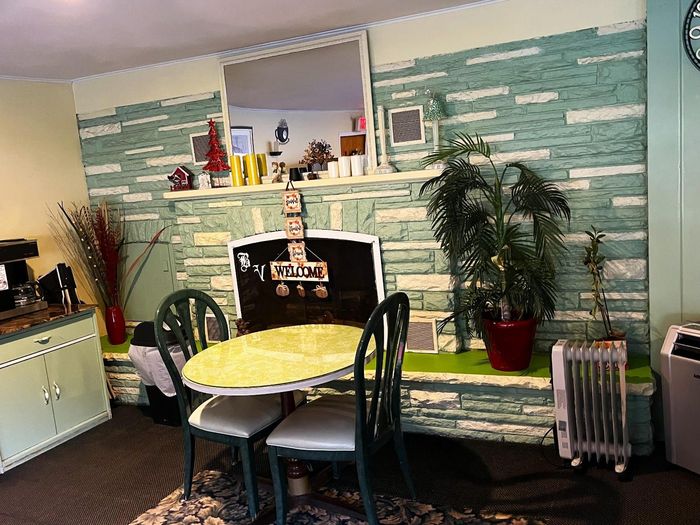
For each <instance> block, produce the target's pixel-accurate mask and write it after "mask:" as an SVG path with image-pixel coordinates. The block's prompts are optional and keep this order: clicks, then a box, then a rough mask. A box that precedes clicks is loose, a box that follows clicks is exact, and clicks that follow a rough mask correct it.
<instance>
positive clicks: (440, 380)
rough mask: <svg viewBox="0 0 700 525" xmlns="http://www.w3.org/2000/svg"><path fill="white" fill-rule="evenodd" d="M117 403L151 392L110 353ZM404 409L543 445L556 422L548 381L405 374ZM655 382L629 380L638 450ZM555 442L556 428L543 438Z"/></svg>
mask: <svg viewBox="0 0 700 525" xmlns="http://www.w3.org/2000/svg"><path fill="white" fill-rule="evenodd" d="M105 369H106V371H107V378H108V380H109V382H110V384H111V386H112V391H113V392H114V393H115V395H116V402H117V403H120V404H127V405H148V399H147V397H146V391H145V389H144V387H143V385H142V384H141V381H140V379H139V377H138V375H137V374H136V371H135V370H134V368H133V365H132V363H131V361H130V360H129V357H128V356H127V355H126V354H105ZM403 376H404V377H403V381H402V383H401V386H402V390H401V395H402V401H401V413H402V418H403V426H404V429H405V430H406V431H407V432H420V433H426V434H438V435H442V436H448V437H458V438H463V437H468V438H473V439H486V440H491V441H508V442H518V443H533V444H537V443H540V442H541V441H542V439H543V437H544V436H545V433H547V431H548V430H549V429H550V428H551V427H552V425H553V424H554V399H553V395H552V388H551V385H550V384H549V380H548V379H542V378H528V377H504V376H478V375H466V374H459V375H457V374H429V373H417V372H404V374H403ZM352 391H353V383H352V381H351V380H350V379H349V378H344V379H340V380H338V381H334V382H332V383H329V384H327V385H324V386H323V387H319V388H312V389H309V390H308V393H309V399H314V398H315V397H317V396H320V395H335V394H343V393H347V392H352ZM653 392H654V386H653V385H652V384H641V385H638V384H628V396H627V411H628V412H627V413H628V421H629V425H630V427H629V428H630V442H631V443H632V450H633V453H634V454H637V455H646V454H650V453H651V452H652V450H653V448H654V442H653V434H652V425H651V400H652V397H651V395H652V393H653ZM544 442H545V443H552V442H553V438H552V435H551V432H550V433H549V434H548V435H547V437H546V438H545V439H544Z"/></svg>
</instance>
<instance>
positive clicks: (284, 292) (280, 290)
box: [275, 281, 289, 297]
mask: <svg viewBox="0 0 700 525" xmlns="http://www.w3.org/2000/svg"><path fill="white" fill-rule="evenodd" d="M275 293H276V294H277V295H279V296H280V297H287V296H288V295H289V286H287V285H286V284H284V281H283V282H281V283H279V284H278V285H277V288H275Z"/></svg>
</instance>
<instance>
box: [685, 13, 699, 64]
mask: <svg viewBox="0 0 700 525" xmlns="http://www.w3.org/2000/svg"><path fill="white" fill-rule="evenodd" d="M683 47H685V52H686V54H687V55H688V58H689V59H690V61H691V62H692V63H693V65H694V66H695V67H696V68H698V69H700V2H698V1H697V0H693V1H692V2H691V4H690V8H689V9H688V14H687V15H685V22H684V23H683Z"/></svg>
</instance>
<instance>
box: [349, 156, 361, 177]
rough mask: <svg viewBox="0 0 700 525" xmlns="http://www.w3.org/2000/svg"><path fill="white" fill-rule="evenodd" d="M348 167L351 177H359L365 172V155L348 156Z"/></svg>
mask: <svg viewBox="0 0 700 525" xmlns="http://www.w3.org/2000/svg"><path fill="white" fill-rule="evenodd" d="M350 167H351V171H352V176H353V177H360V176H362V175H364V174H365V156H364V155H353V156H352V157H350Z"/></svg>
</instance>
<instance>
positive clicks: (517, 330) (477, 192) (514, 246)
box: [421, 133, 570, 371]
mask: <svg viewBox="0 0 700 525" xmlns="http://www.w3.org/2000/svg"><path fill="white" fill-rule="evenodd" d="M438 161H443V162H445V163H446V167H445V168H444V169H443V170H442V172H441V173H440V175H438V176H437V177H434V178H432V179H430V180H429V181H427V182H425V184H423V186H422V187H421V194H430V200H429V202H428V217H429V218H430V219H431V220H432V225H433V230H434V235H435V237H436V239H437V240H438V241H439V242H440V245H441V247H442V249H443V251H444V252H445V254H446V255H447V257H448V259H449V261H450V263H451V265H452V267H453V268H454V273H455V277H456V278H458V279H459V280H460V285H461V286H460V287H459V289H458V293H457V297H456V300H455V309H454V313H453V315H452V316H450V317H449V318H448V319H446V320H444V321H443V326H444V324H445V323H446V322H448V321H451V320H453V319H454V318H455V317H458V316H464V319H465V320H466V321H467V322H466V323H465V324H464V326H465V329H466V332H467V335H469V336H471V335H472V334H476V335H477V336H479V337H482V338H483V339H484V341H485V343H486V349H487V352H488V356H489V361H490V363H491V366H492V367H493V368H495V369H497V370H507V371H513V370H524V369H526V368H527V367H528V366H529V364H530V358H531V357H532V348H533V345H534V337H535V330H536V328H537V324H538V323H539V322H540V321H542V320H545V319H552V317H553V316H554V308H555V302H556V293H557V286H556V282H555V273H556V271H555V270H556V262H557V259H558V257H559V256H560V255H561V253H562V252H563V251H565V247H564V243H563V233H562V230H561V228H560V223H561V221H562V220H566V221H568V220H569V219H570V210H569V205H568V202H567V199H566V196H565V195H564V194H563V193H562V192H561V191H560V190H559V189H558V188H557V187H556V186H555V185H554V184H553V183H551V182H547V181H545V180H544V179H542V178H541V177H540V176H538V175H537V174H535V173H534V172H533V171H532V170H530V169H528V168H527V167H526V166H524V165H523V164H521V163H519V162H511V163H506V164H505V165H504V166H503V167H502V168H500V169H499V168H497V167H496V163H495V161H494V158H493V156H492V154H491V148H490V147H489V145H488V144H487V143H486V142H485V141H484V140H483V139H482V138H481V137H479V135H475V136H474V137H471V136H470V135H468V134H465V133H457V134H456V135H455V136H454V137H453V138H451V139H449V140H448V141H447V142H446V144H444V145H442V146H441V147H440V148H439V149H438V151H436V152H435V153H433V154H431V155H429V156H427V157H426V158H425V159H424V160H423V162H424V163H425V164H426V165H429V164H433V163H435V162H438ZM482 166H483V169H482Z"/></svg>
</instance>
